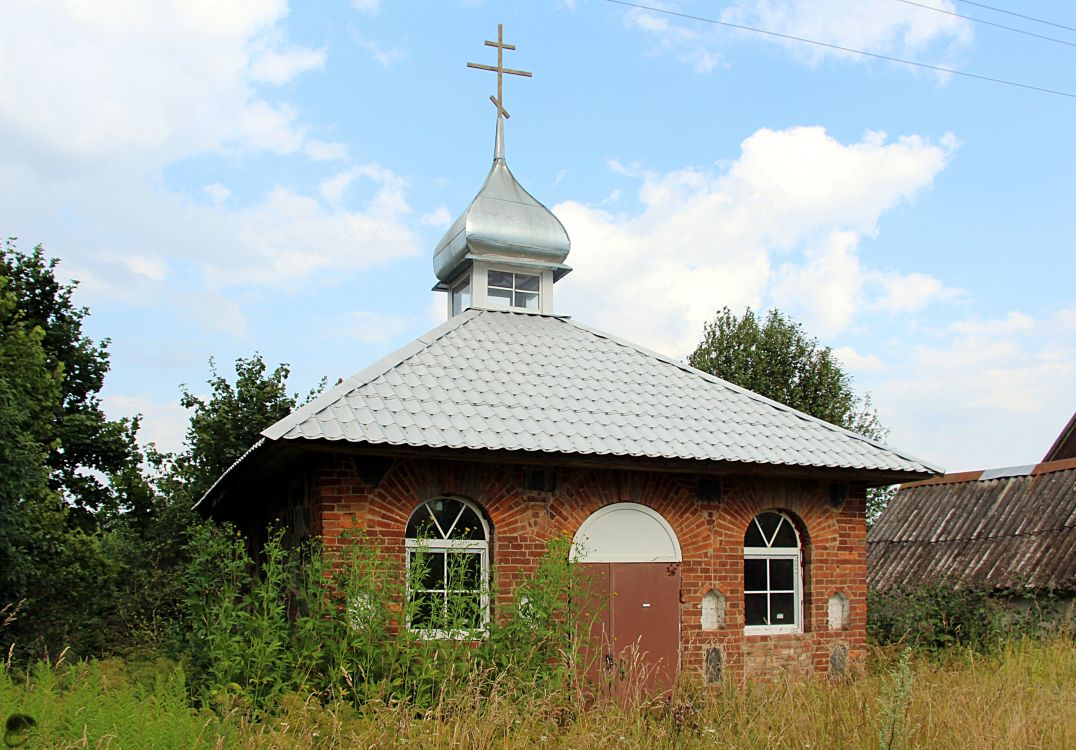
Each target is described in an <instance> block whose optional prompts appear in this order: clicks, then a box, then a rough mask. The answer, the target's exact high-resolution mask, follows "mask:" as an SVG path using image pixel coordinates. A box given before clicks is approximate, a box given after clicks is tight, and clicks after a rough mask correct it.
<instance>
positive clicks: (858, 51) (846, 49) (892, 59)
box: [605, 0, 1076, 99]
mask: <svg viewBox="0 0 1076 750" xmlns="http://www.w3.org/2000/svg"><path fill="white" fill-rule="evenodd" d="M605 2H607V3H613V4H614V5H623V6H626V7H628V8H638V9H639V10H647V11H650V12H652V13H663V14H665V15H668V16H676V17H677V18H685V19H687V20H689V21H700V22H702V23H712V24H714V25H716V26H725V27H727V28H730V29H739V30H741V31H751V32H754V33H756V34H765V35H767V36H773V37H778V38H779V39H789V40H791V41H793V42H803V43H804V44H813V45H815V46H816V47H825V48H827V49H835V50H838V51H840V52H851V53H852V54H855V55H863V56H865V57H873V58H875V59H876V60H886V61H888V62H895V63H900V64H901V65H912V66H914V67H917V68H926V69H927V70H934V71H937V72H939V73H950V74H952V75H955V76H963V77H964V78H974V79H976V80H978V81H988V82H990V83H1000V84H1002V85H1004V86H1014V87H1016V88H1021V89H1029V90H1031V91H1038V92H1040V93H1043V94H1053V95H1054V96H1064V97H1068V98H1069V99H1076V94H1073V93H1071V92H1069V91H1059V90H1057V89H1048V88H1043V87H1042V86H1033V85H1031V84H1029V83H1020V82H1018V81H1007V80H1005V79H1003V78H991V77H990V76H983V75H979V74H978V73H968V72H966V71H963V70H954V69H953V68H943V67H942V66H940V65H931V64H930V63H924V62H916V61H915V60H905V59H903V58H900V57H890V56H889V55H882V54H879V53H877V52H867V51H866V50H861V49H853V48H852V47H842V46H840V45H839V44H830V43H829V42H820V41H818V40H817V39H808V38H806V37H802V36H794V35H792V34H782V33H781V32H779V31H770V30H768V29H759V28H756V27H754V26H745V25H743V24H738V23H731V22H729V21H718V20H717V19H715V18H704V17H702V16H693V15H691V14H689V13H680V12H678V11H675V10H666V9H665V8H654V7H652V6H649V5H643V4H641V3H633V2H627V0H605Z"/></svg>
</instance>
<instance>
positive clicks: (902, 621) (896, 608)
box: [867, 582, 1040, 651]
mask: <svg viewBox="0 0 1076 750" xmlns="http://www.w3.org/2000/svg"><path fill="white" fill-rule="evenodd" d="M1037 612H1038V609H1037V607H1034V606H1032V607H1030V608H1018V607H1015V606H1013V602H1012V601H1011V600H1007V599H1004V598H1000V597H998V596H997V595H994V594H992V593H991V592H988V591H985V590H982V589H954V588H953V587H951V586H947V585H945V584H944V583H941V582H932V583H928V584H924V585H922V586H918V587H915V588H903V589H891V590H887V591H876V590H871V591H870V592H868V595H867V635H868V636H869V637H870V638H871V639H872V640H873V641H874V642H876V643H879V644H888V643H904V644H907V645H910V646H913V647H915V648H919V649H924V650H927V651H938V650H940V649H944V648H948V647H950V646H970V647H972V648H976V649H979V650H983V649H987V648H991V647H993V646H996V645H997V643H998V642H999V641H1001V640H1003V639H1004V638H1006V637H1008V636H1010V635H1013V634H1018V633H1022V632H1030V631H1033V630H1035V629H1037V628H1038V626H1039V624H1040V622H1039V618H1038V616H1037Z"/></svg>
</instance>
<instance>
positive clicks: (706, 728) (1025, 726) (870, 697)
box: [0, 636, 1076, 750]
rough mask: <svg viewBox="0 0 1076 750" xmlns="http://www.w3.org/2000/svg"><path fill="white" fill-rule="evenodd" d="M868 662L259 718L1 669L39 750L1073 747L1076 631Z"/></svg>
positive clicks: (94, 666)
mask: <svg viewBox="0 0 1076 750" xmlns="http://www.w3.org/2000/svg"><path fill="white" fill-rule="evenodd" d="M871 665H872V666H871V670H870V673H869V674H868V675H866V676H864V677H861V678H860V679H858V680H854V681H846V682H833V681H828V680H824V679H817V680H806V681H799V682H788V683H772V684H755V683H746V684H742V685H735V684H725V685H722V686H720V687H719V688H717V689H712V688H711V689H704V688H701V687H697V686H691V685H688V684H685V685H681V686H680V687H679V688H678V689H677V690H676V691H675V692H674V693H673V694H671V695H668V696H658V697H651V698H639V699H637V700H636V701H633V702H631V703H630V704H628V705H624V704H617V703H613V702H597V703H593V702H592V703H583V702H581V701H578V700H576V699H575V698H573V696H572V695H571V694H568V695H564V694H560V693H559V692H556V691H554V692H534V693H532V694H527V693H521V692H519V691H518V690H515V689H511V687H512V686H508V685H505V684H500V683H498V680H501V681H504V680H509V679H511V678H510V677H508V676H507V675H506V673H502V674H501V675H499V676H495V677H493V678H480V679H472V680H469V681H464V682H463V683H462V684H461V685H459V686H458V687H459V689H457V690H456V691H454V692H453V693H451V694H447V693H442V694H441V695H440V697H439V699H438V701H437V702H436V703H434V704H432V705H428V706H425V707H419V706H417V705H415V704H414V703H409V702H406V701H400V702H383V701H380V700H371V701H368V702H366V703H365V704H363V705H361V706H356V705H355V704H354V703H353V702H351V701H342V700H341V701H329V702H323V701H322V700H319V699H318V698H317V697H316V696H313V695H309V694H308V695H303V694H299V693H285V694H283V695H281V697H280V699H279V701H278V702H277V703H276V704H275V706H274V707H273V710H272V711H268V712H263V713H260V714H257V713H252V712H248V711H240V710H237V709H236V708H234V707H233V708H232V709H229V710H219V709H218V710H216V711H213V710H210V709H209V708H201V709H196V708H192V707H191V703H190V701H189V698H188V692H187V689H186V685H185V679H186V678H185V674H184V671H183V669H182V668H181V667H179V666H178V665H175V664H172V665H165V664H158V665H151V668H149V669H146V668H142V669H141V671H139V670H132V669H131V668H129V667H128V668H124V665H122V664H121V663H118V662H115V661H106V662H89V663H77V664H70V665H67V664H59V665H47V664H40V665H38V666H36V667H35V668H34V669H33V670H32V671H31V673H29V674H23V673H16V672H14V671H6V670H5V671H3V673H2V674H0V712H3V715H4V716H7V715H9V714H11V713H13V712H16V711H18V712H21V713H25V714H28V715H30V716H33V717H35V719H36V721H37V726H36V727H34V728H33V729H31V730H30V731H29V733H27V734H26V735H25V738H26V745H25V747H28V748H41V747H50V748H51V747H59V748H98V747H113V748H285V747H286V748H352V747H419V748H457V747H465V748H466V747H474V748H514V747H564V748H580V747H610V748H664V747H669V748H718V749H723V748H728V749H729V750H731V749H732V748H737V749H744V750H752V749H755V748H757V749H758V750H763V749H765V750H771V749H772V748H823V747H824V748H827V750H845V749H852V748H855V749H857V750H858V749H861V750H879V749H881V748H885V749H886V750H911V748H915V747H919V748H924V749H926V748H930V749H931V750H933V749H935V748H939V749H942V750H944V749H947V748H953V749H956V748H960V749H961V750H988V749H989V750H995V749H996V748H1021V749H1023V748H1058V749H1063V748H1071V747H1076V712H1073V711H1072V706H1074V705H1076V648H1074V645H1073V642H1072V640H1071V638H1070V637H1065V636H1050V637H1048V638H1045V639H1042V640H1034V639H1025V638H1022V639H1014V640H1012V641H1010V642H1008V643H1005V644H1003V645H1002V646H1001V647H1000V648H999V649H998V650H997V651H996V652H993V653H990V654H988V655H985V656H984V655H981V654H977V653H975V652H973V651H950V652H945V653H944V654H943V655H942V658H940V659H939V658H928V657H924V656H921V655H917V656H911V657H905V660H904V661H903V666H902V661H901V658H900V657H899V655H895V654H891V653H887V652H883V651H876V652H874V653H873V654H872V655H871ZM490 679H492V683H491V682H490ZM491 684H492V686H494V689H492V690H491V689H490V687H491ZM498 685H499V687H500V688H509V689H497V687H498ZM894 718H896V719H897V720H898V721H899V722H900V724H899V726H898V727H896V728H895V727H894V725H893V724H892V720H893V719H894Z"/></svg>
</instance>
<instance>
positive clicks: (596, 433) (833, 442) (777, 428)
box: [262, 309, 940, 474]
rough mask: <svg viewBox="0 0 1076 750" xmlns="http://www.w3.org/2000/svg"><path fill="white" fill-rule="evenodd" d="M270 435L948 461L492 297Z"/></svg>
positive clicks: (747, 458) (832, 463)
mask: <svg viewBox="0 0 1076 750" xmlns="http://www.w3.org/2000/svg"><path fill="white" fill-rule="evenodd" d="M262 434H263V435H264V436H265V437H266V438H268V439H269V440H335V441H351V442H362V443H371V444H388V445H397V446H402V445H405V446H421V447H431V448H471V449H490V450H512V451H531V452H547V453H567V454H581V455H603V456H627V457H650V458H666V459H698V460H709V461H735V462H742V463H750V464H780V465H789V466H809V467H830V468H845V469H859V470H878V471H894V472H911V473H922V474H935V473H940V470H938V469H936V468H935V467H933V466H930V465H929V464H926V463H924V462H922V461H920V460H918V459H915V458H913V457H911V456H908V455H907V454H904V453H901V452H898V451H895V450H892V449H889V448H886V447H884V446H881V445H878V444H876V443H874V442H872V441H870V440H868V439H866V438H864V437H861V436H858V435H854V434H852V433H850V432H847V431H845V430H843V429H841V428H838V427H835V426H833V425H830V424H827V423H825V422H822V421H820V420H818V419H815V418H813V417H810V416H807V415H805V414H802V413H800V412H797V411H795V410H794V409H790V408H788V407H786V406H784V405H781V404H778V403H776V402H774V401H770V400H769V399H766V398H764V397H762V396H759V395H758V394H755V393H752V392H750V391H747V390H744V389H743V388H740V387H738V386H735V385H733V384H731V383H727V382H725V381H723V380H720V379H718V378H715V377H713V376H711V375H707V374H705V373H703V372H700V371H698V370H695V369H693V368H691V367H689V366H687V365H684V364H682V363H679V362H675V361H673V360H671V359H669V358H667V357H663V356H661V355H659V354H655V353H654V352H650V351H647V350H645V349H642V348H640V347H637V346H635V345H633V344H630V343H627V342H625V341H622V340H621V339H618V338H615V337H613V336H609V335H607V334H604V333H601V332H599V331H595V330H593V329H590V328H587V327H585V326H583V325H580V324H579V323H576V322H574V321H572V320H570V319H568V318H565V317H557V316H550V315H529V314H522V313H513V312H504V311H494V310H479V309H471V310H468V311H466V312H464V313H462V314H460V315H457V316H455V317H454V318H452V319H451V320H449V321H448V322H447V323H445V324H443V325H441V326H439V327H438V328H435V329H434V330H432V331H430V332H429V333H427V334H425V335H424V336H421V337H419V338H418V339H416V340H415V341H413V342H412V343H410V344H408V345H407V346H405V347H403V348H402V349H400V350H399V351H397V352H396V353H394V354H392V355H390V356H389V357H386V358H385V359H383V360H381V361H380V362H378V363H376V364H374V365H372V366H371V367H368V368H367V369H365V370H363V371H362V372H360V373H358V374H356V375H354V376H352V377H350V378H348V379H347V380H345V381H344V382H342V383H340V384H339V385H338V386H336V387H335V388H333V389H332V390H330V391H328V392H326V393H324V394H322V395H321V396H320V397H319V398H317V399H316V400H314V401H313V402H311V403H309V404H307V405H305V406H303V407H302V408H300V409H298V410H297V411H295V412H294V413H293V414H291V415H290V416H288V417H286V418H285V419H283V420H281V421H280V422H277V423H276V424H275V425H273V426H272V427H270V428H268V429H267V430H265V431H264V432H263V433H262Z"/></svg>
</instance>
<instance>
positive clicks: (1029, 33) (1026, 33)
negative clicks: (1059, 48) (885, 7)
mask: <svg viewBox="0 0 1076 750" xmlns="http://www.w3.org/2000/svg"><path fill="white" fill-rule="evenodd" d="M897 2H898V3H904V4H905V5H914V6H915V7H917V8H922V9H923V10H932V11H934V12H935V13H944V14H945V15H947V16H955V17H957V18H963V19H965V20H967V21H975V23H981V24H985V25H986V26H993V27H994V28H996V29H1005V31H1012V32H1014V33H1016V34H1023V35H1024V36H1033V37H1036V38H1038V39H1045V40H1046V41H1048V42H1055V43H1057V44H1064V45H1067V46H1069V47H1076V42H1069V41H1066V40H1064V39H1058V38H1057V37H1052V36H1046V35H1045V34H1036V33H1035V32H1034V31H1025V30H1024V29H1018V28H1016V27H1015V26H1006V25H1005V24H1003V23H994V22H993V21H987V20H986V19H985V18H976V17H975V16H965V15H964V14H962V13H954V12H953V11H951V10H946V9H945V8H937V7H935V6H933V5H925V4H924V3H917V2H915V0H897Z"/></svg>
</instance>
